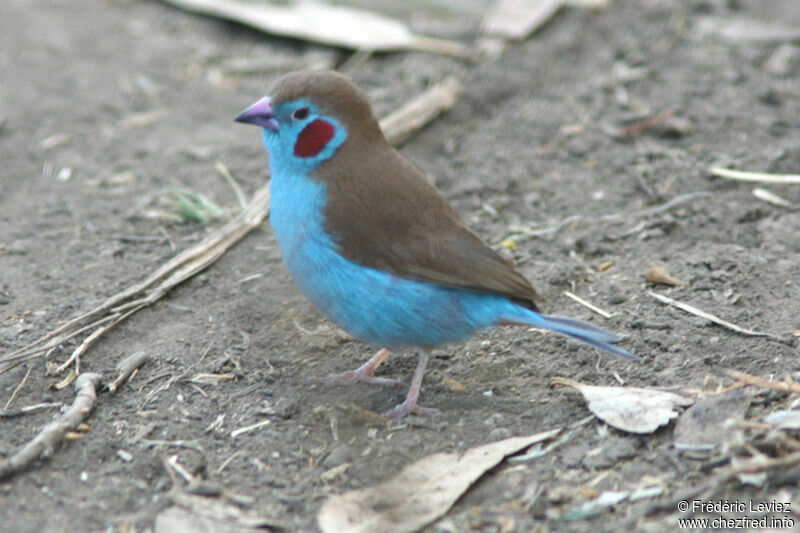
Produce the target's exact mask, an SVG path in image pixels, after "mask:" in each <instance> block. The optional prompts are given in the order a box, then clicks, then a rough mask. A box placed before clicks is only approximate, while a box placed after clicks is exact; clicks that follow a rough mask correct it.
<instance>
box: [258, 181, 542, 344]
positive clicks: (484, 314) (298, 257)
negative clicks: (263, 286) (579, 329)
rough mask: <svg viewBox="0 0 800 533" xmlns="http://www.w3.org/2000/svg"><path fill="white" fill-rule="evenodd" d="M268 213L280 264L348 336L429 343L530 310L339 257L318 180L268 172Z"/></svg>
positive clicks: (459, 337) (457, 336)
mask: <svg viewBox="0 0 800 533" xmlns="http://www.w3.org/2000/svg"><path fill="white" fill-rule="evenodd" d="M271 190H272V208H271V213H270V220H271V222H272V226H273V229H274V230H275V236H276V238H277V240H278V244H279V246H280V249H281V253H282V254H283V259H284V262H285V263H286V267H287V269H288V270H289V272H290V273H291V275H292V276H293V277H294V280H295V282H296V283H297V285H298V286H299V287H300V289H301V290H302V291H303V293H304V294H305V295H306V296H307V297H308V299H309V300H311V302H312V303H313V304H314V305H315V306H316V307H317V308H318V309H319V310H320V311H321V312H322V313H323V314H324V315H325V316H326V317H328V318H329V319H330V320H332V321H333V322H335V323H336V324H337V325H339V326H340V327H341V328H342V329H344V330H346V331H347V332H349V333H350V334H351V335H353V336H354V337H356V338H358V339H360V340H362V341H364V342H367V343H370V344H373V345H376V346H381V347H386V348H390V349H399V348H403V347H406V346H421V347H433V346H437V345H440V344H444V343H448V342H455V341H460V340H462V339H464V338H466V337H467V336H469V335H470V334H472V333H473V332H474V331H475V330H478V329H482V328H485V327H488V326H492V325H495V324H497V323H498V322H500V321H502V320H513V319H515V318H517V317H519V316H520V314H521V313H522V314H523V315H525V314H527V313H528V311H527V310H526V309H523V308H521V307H519V306H517V305H515V304H513V303H512V302H511V301H510V300H509V299H508V298H506V297H503V296H496V295H489V294H479V293H473V292H468V291H463V290H458V289H451V288H447V287H442V286H439V285H435V284H431V283H426V282H420V281H415V280H411V279H407V278H401V277H398V276H395V275H393V274H388V273H386V272H382V271H380V270H376V269H374V268H370V267H366V266H363V265H359V264H357V263H354V262H352V261H350V260H348V259H345V258H344V257H342V256H341V255H340V254H339V253H338V252H337V245H336V243H334V242H333V240H332V238H331V237H330V236H329V235H327V234H326V233H325V231H324V225H323V219H322V217H323V210H324V207H325V204H326V202H327V196H326V191H325V186H324V184H321V183H319V182H316V181H313V180H311V179H308V178H306V177H296V178H295V179H291V180H285V179H284V180H277V179H275V178H273V181H272V184H271Z"/></svg>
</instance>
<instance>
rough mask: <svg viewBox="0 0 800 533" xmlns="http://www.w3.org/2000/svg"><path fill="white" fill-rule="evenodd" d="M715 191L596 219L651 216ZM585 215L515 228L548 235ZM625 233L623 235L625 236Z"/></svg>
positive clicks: (524, 232) (529, 235)
mask: <svg viewBox="0 0 800 533" xmlns="http://www.w3.org/2000/svg"><path fill="white" fill-rule="evenodd" d="M712 194H713V193H711V192H710V191H697V192H690V193H687V194H683V195H681V196H676V197H675V198H673V199H671V200H670V201H668V202H665V203H663V204H661V205H657V206H653V207H648V208H647V209H642V210H639V211H634V212H633V213H610V214H608V215H600V216H598V217H596V220H625V219H629V218H638V217H649V216H651V215H656V214H658V213H661V212H663V211H669V210H670V209H672V208H673V207H675V206H677V205H679V204H682V203H684V202H688V201H689V200H694V199H695V198H702V197H704V196H711V195H712ZM584 216H585V215H571V216H569V217H567V218H565V219H563V220H562V221H561V222H559V223H557V224H556V225H555V226H551V227H549V228H543V229H538V230H532V229H529V228H519V229H515V231H518V232H519V233H521V234H522V236H523V237H538V236H540V235H547V234H550V233H556V232H557V231H559V230H560V229H561V228H563V227H564V226H566V225H567V224H570V223H572V222H575V221H578V220H583V218H584ZM637 231H638V230H637ZM625 235H626V234H623V235H622V236H625Z"/></svg>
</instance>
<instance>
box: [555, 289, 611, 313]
mask: <svg viewBox="0 0 800 533" xmlns="http://www.w3.org/2000/svg"><path fill="white" fill-rule="evenodd" d="M564 296H566V297H567V298H569V299H571V300H574V301H576V302H578V303H579V304H581V305H582V306H584V307H586V308H587V309H590V310H592V311H594V312H595V313H597V314H598V315H600V316H602V317H604V318H611V317H612V316H614V315H612V314H611V313H609V312H608V311H604V310H602V309H600V308H599V307H597V306H596V305H594V304H593V303H590V302H587V301H586V300H584V299H583V298H581V297H580V296H578V295H577V294H573V293H571V292H569V291H564Z"/></svg>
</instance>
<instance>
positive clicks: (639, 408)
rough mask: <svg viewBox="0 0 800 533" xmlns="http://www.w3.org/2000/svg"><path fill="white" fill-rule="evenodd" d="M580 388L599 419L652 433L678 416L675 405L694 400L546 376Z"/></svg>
mask: <svg viewBox="0 0 800 533" xmlns="http://www.w3.org/2000/svg"><path fill="white" fill-rule="evenodd" d="M550 381H551V382H552V383H554V384H557V385H566V386H568V387H572V388H574V389H577V390H578V391H580V393H581V394H583V397H584V398H585V399H586V401H587V402H588V407H589V410H590V411H591V412H592V413H594V414H595V416H597V418H599V419H600V420H602V421H603V422H605V423H606V424H608V425H609V426H612V427H615V428H617V429H620V430H622V431H627V432H628V433H639V434H646V433H652V432H654V431H655V430H657V429H658V428H660V427H661V426H663V425H664V424H666V423H668V422H669V421H670V420H672V419H673V418H675V417H676V416H678V411H677V410H676V409H677V408H678V407H681V406H686V405H691V404H692V402H693V401H694V400H692V399H691V398H686V397H685V396H680V395H678V394H673V393H671V392H663V391H659V390H652V389H641V388H637V387H598V386H595V385H586V384H584V383H579V382H577V381H574V380H571V379H567V378H553V379H552V380H550Z"/></svg>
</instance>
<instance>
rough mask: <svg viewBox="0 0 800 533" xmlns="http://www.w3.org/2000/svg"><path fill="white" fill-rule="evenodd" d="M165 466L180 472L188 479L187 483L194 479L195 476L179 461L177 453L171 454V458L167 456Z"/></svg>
mask: <svg viewBox="0 0 800 533" xmlns="http://www.w3.org/2000/svg"><path fill="white" fill-rule="evenodd" d="M164 466H165V467H166V468H167V470H170V469H172V470H174V471H175V472H176V473H178V474H179V475H180V476H181V477H182V478H183V479H185V480H186V483H191V482H192V481H194V476H193V475H192V474H190V473H189V471H188V470H186V469H185V468H184V467H183V465H182V464H180V463H179V462H178V456H177V455H170V456H169V458H165V459H164Z"/></svg>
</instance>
